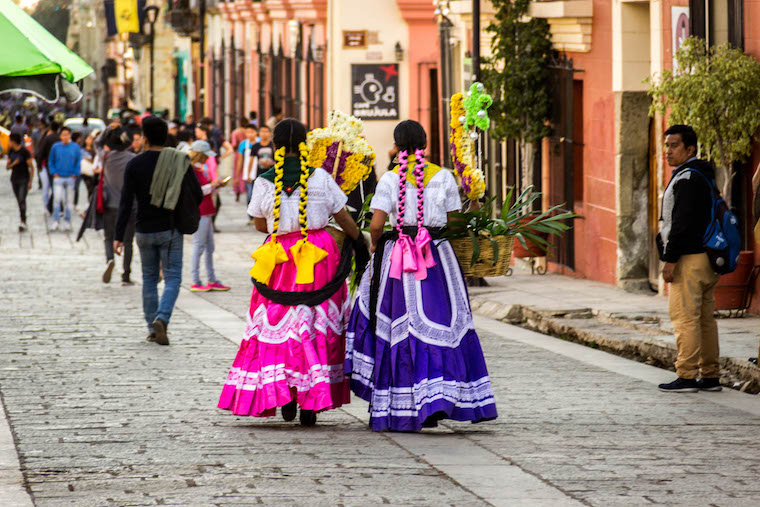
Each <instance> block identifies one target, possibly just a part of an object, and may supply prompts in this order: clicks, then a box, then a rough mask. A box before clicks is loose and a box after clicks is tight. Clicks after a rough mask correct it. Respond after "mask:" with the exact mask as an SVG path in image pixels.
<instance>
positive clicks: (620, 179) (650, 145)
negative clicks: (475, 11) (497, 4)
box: [438, 0, 760, 309]
mask: <svg viewBox="0 0 760 507" xmlns="http://www.w3.org/2000/svg"><path fill="white" fill-rule="evenodd" d="M438 3H439V5H440V7H441V9H445V12H446V14H447V15H446V21H445V22H444V21H442V24H443V23H449V24H450V25H451V28H450V29H449V32H450V33H451V34H452V35H451V37H452V40H451V48H452V52H453V54H452V56H451V60H452V70H451V75H452V82H453V83H454V88H455V89H454V90H453V91H458V90H462V89H465V88H466V87H467V85H468V84H469V82H470V79H471V77H472V76H471V74H472V71H471V68H470V67H469V65H470V62H471V59H470V57H471V56H472V50H473V47H472V38H471V34H472V29H473V23H472V20H473V18H472V6H473V2H472V1H471V0H447V1H443V0H440V1H439V2H438ZM480 7H481V18H480V26H481V27H486V26H488V24H489V23H490V22H491V21H492V20H493V19H494V18H493V15H494V9H493V6H492V5H491V3H490V2H489V1H488V0H482V1H481V5H480ZM530 15H531V16H534V17H541V18H545V19H546V20H547V21H548V24H549V28H550V32H551V37H552V41H553V45H554V49H555V50H556V51H557V57H556V61H555V62H553V63H552V75H553V77H552V84H553V87H552V88H553V92H552V93H553V97H552V102H553V108H552V109H553V111H552V118H551V119H550V125H551V128H552V133H551V135H550V136H549V137H547V138H546V139H544V140H543V142H542V143H541V149H540V156H539V157H537V158H538V160H537V162H536V164H535V166H536V174H535V175H528V177H527V178H526V177H525V175H521V174H515V171H519V170H518V169H516V167H517V164H515V162H514V158H515V154H514V151H515V150H514V145H512V147H511V148H510V144H509V143H505V144H504V146H502V147H497V149H495V150H494V149H491V152H492V153H491V154H489V155H488V156H489V172H488V175H487V177H488V179H489V181H488V185H489V188H490V192H491V194H492V195H495V196H496V197H500V196H502V195H503V191H504V189H505V188H506V186H507V185H514V184H517V185H518V186H519V185H520V184H521V183H522V182H523V180H526V179H527V183H533V184H535V185H536V186H537V187H538V188H540V189H541V190H542V192H543V193H544V206H545V207H548V206H551V205H556V204H563V203H564V204H565V205H566V208H567V209H569V210H572V211H574V212H575V213H576V214H577V215H578V217H579V218H578V219H577V220H575V221H574V224H573V230H572V232H571V233H570V234H567V235H566V237H565V238H564V239H563V240H562V241H560V242H559V243H557V244H556V245H555V247H556V248H555V250H554V252H553V254H552V255H551V256H550V258H549V269H550V270H553V271H556V272H560V273H564V274H568V275H571V276H577V277H583V278H588V279H592V280H598V281H601V282H605V283H609V284H616V285H618V286H621V287H624V288H627V289H631V290H649V289H654V290H659V291H660V292H662V290H663V287H662V284H661V281H660V277H659V268H660V264H659V260H658V258H657V252H656V246H655V237H656V234H657V231H658V219H659V213H660V210H659V208H660V201H661V196H662V193H663V191H664V188H665V186H666V185H667V182H668V181H669V179H670V174H671V168H669V167H667V165H666V164H665V161H664V153H663V132H664V130H665V128H666V125H665V119H664V118H663V117H662V116H661V115H657V116H655V117H654V118H651V117H650V116H649V106H650V99H649V97H648V95H647V93H646V90H647V87H648V84H647V79H649V78H651V77H652V76H657V75H658V74H660V73H661V72H662V71H663V70H664V69H670V68H672V66H673V55H674V54H675V51H676V50H677V49H678V47H679V46H680V44H681V42H682V41H683V39H685V38H686V37H688V36H689V35H690V34H694V35H698V36H701V37H704V38H705V39H706V40H707V41H708V43H710V44H722V43H725V42H730V43H732V44H734V45H735V46H737V47H740V48H744V50H745V52H747V53H748V54H750V55H753V56H755V57H760V43H758V40H759V39H758V33H760V29H758V28H756V26H757V25H756V24H753V21H757V20H758V18H759V17H760V2H757V1H756V0H744V1H742V0H711V1H707V0H691V1H690V0H565V1H554V0H550V1H535V2H533V3H532V5H531V9H530ZM490 44H491V41H490V37H489V34H488V33H487V32H485V31H484V29H483V30H481V37H480V46H481V53H482V56H484V57H486V56H488V55H489V49H490ZM748 135H751V134H750V133H748ZM510 150H511V151H510ZM755 159H757V157H755ZM756 163H757V160H754V161H751V162H748V163H747V164H744V166H743V167H742V168H740V171H739V174H738V176H737V179H736V180H735V184H734V190H733V194H732V198H733V202H734V205H735V206H736V208H737V211H738V214H739V216H740V220H741V222H742V225H743V229H744V235H745V248H746V249H747V250H748V251H750V250H752V249H753V248H754V245H753V239H752V234H751V228H752V226H753V225H754V223H753V219H752V217H751V216H750V209H749V208H750V203H751V189H750V179H751V175H752V172H753V170H754V167H755V164H756ZM750 256H752V254H750ZM755 306H758V305H755ZM756 309H760V306H758V308H756Z"/></svg>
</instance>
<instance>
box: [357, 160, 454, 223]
mask: <svg viewBox="0 0 760 507" xmlns="http://www.w3.org/2000/svg"><path fill="white" fill-rule="evenodd" d="M398 184H399V175H398V174H396V173H394V172H393V171H388V172H387V173H385V174H384V175H383V176H382V177H381V178H380V181H378V182H377V188H376V189H375V195H374V196H373V197H372V201H371V202H370V206H369V207H370V209H371V210H372V211H375V210H380V211H384V212H386V213H388V215H389V216H390V217H391V224H394V225H395V223H396V218H397V217H398ZM423 200H424V205H425V215H424V222H425V223H424V225H426V226H428V227H443V226H445V225H446V222H447V216H446V214H447V213H449V212H450V211H459V210H460V209H461V208H462V202H461V201H460V200H459V188H458V187H457V182H456V180H455V179H454V175H453V174H452V173H451V171H448V170H446V169H441V170H440V171H438V173H436V175H435V176H433V177H432V178H430V181H429V182H428V184H427V186H426V187H425V190H424V193H423ZM405 208H406V211H405V212H404V225H417V189H416V188H415V187H414V186H413V185H412V184H411V183H409V182H408V181H407V182H406V205H405Z"/></svg>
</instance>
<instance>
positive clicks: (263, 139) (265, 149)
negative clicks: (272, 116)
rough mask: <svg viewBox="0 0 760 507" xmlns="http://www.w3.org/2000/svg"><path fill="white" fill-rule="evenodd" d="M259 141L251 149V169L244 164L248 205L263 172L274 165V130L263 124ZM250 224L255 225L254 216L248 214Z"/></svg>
mask: <svg viewBox="0 0 760 507" xmlns="http://www.w3.org/2000/svg"><path fill="white" fill-rule="evenodd" d="M258 138H259V142H257V143H256V144H254V145H253V147H252V148H251V150H250V154H249V156H250V161H251V163H250V169H248V171H247V172H246V167H247V166H245V164H244V165H243V179H244V180H245V182H246V187H247V190H248V206H249V207H250V205H251V199H252V197H251V196H252V193H253V185H254V182H255V180H256V178H258V177H259V176H260V175H261V174H262V173H265V172H266V171H268V170H270V169H271V168H272V167H274V146H273V145H272V130H271V129H270V128H269V127H268V126H266V125H262V126H261V128H260V129H259V136H258ZM248 219H249V222H248V224H249V225H253V217H252V216H251V214H250V213H249V214H248Z"/></svg>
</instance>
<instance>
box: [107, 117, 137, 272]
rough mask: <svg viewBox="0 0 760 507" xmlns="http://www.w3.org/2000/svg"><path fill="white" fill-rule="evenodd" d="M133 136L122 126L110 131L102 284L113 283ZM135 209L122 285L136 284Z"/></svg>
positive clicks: (130, 220) (129, 224) (128, 230)
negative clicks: (134, 253)
mask: <svg viewBox="0 0 760 507" xmlns="http://www.w3.org/2000/svg"><path fill="white" fill-rule="evenodd" d="M131 141H132V137H131V134H130V133H129V132H128V131H126V130H125V129H123V128H121V127H119V128H116V129H114V130H111V131H110V132H109V133H108V139H106V148H107V149H108V152H107V155H106V157H105V163H104V164H103V175H102V177H103V233H104V234H103V235H104V237H105V241H104V243H105V252H106V269H105V271H103V276H102V277H101V279H102V280H103V283H109V282H110V281H111V275H112V273H113V269H114V266H115V265H116V262H115V260H114V248H113V244H114V239H116V238H115V233H116V219H117V215H118V214H119V208H120V207H121V194H122V191H123V187H124V174H125V173H126V170H127V164H129V161H130V160H132V159H134V158H135V157H136V156H137V155H136V154H135V153H132V152H131V151H129V147H130V145H131ZM135 222H136V209H135V206H134V203H133V204H132V212H131V213H130V215H129V218H128V219H127V224H126V228H125V229H124V236H123V238H122V240H121V241H122V243H123V245H124V259H123V264H122V269H123V271H122V275H121V284H122V285H134V283H133V282H132V279H131V274H132V252H133V247H132V243H133V241H132V240H133V239H134V236H135Z"/></svg>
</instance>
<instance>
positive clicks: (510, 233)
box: [444, 187, 575, 277]
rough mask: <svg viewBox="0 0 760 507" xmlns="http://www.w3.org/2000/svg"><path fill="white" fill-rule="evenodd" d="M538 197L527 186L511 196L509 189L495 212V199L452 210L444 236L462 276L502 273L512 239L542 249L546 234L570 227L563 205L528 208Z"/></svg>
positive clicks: (506, 262)
mask: <svg viewBox="0 0 760 507" xmlns="http://www.w3.org/2000/svg"><path fill="white" fill-rule="evenodd" d="M540 196H541V194H540V193H538V192H533V187H528V188H526V189H525V190H524V191H523V192H522V193H521V194H520V195H519V196H517V197H516V198H514V199H513V197H514V188H510V189H509V191H508V192H507V196H506V198H505V200H504V205H503V206H502V207H501V210H499V212H498V213H494V209H493V207H494V206H493V201H494V199H495V198H491V199H489V200H488V201H487V202H486V203H485V204H484V205H483V206H482V207H481V208H480V209H477V210H473V211H468V212H464V213H453V218H454V219H453V220H452V222H451V223H450V224H449V227H448V230H447V231H446V233H445V235H444V236H445V237H446V238H448V239H449V241H450V242H451V245H452V247H453V249H454V253H455V254H456V256H457V259H458V260H459V264H460V265H461V266H462V271H463V273H464V276H466V277H487V276H502V275H504V274H506V272H507V270H508V269H509V261H510V258H511V255H512V246H513V244H514V241H515V239H517V244H519V245H521V246H522V247H523V248H525V249H529V248H536V247H537V248H539V249H540V250H541V251H542V252H545V251H546V249H547V248H548V247H549V246H550V244H549V241H548V238H549V236H552V235H554V236H558V235H560V234H562V233H563V232H565V231H566V230H568V229H569V228H570V227H569V226H568V225H567V224H565V223H564V221H565V220H568V219H571V218H574V217H575V214H573V213H568V212H564V213H560V212H559V211H560V209H561V208H562V206H563V205H558V206H553V207H551V208H549V209H548V210H546V211H544V212H539V211H530V208H531V205H532V204H533V202H534V201H535V200H536V199H538V198H539V197H540ZM529 244H530V246H529Z"/></svg>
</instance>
